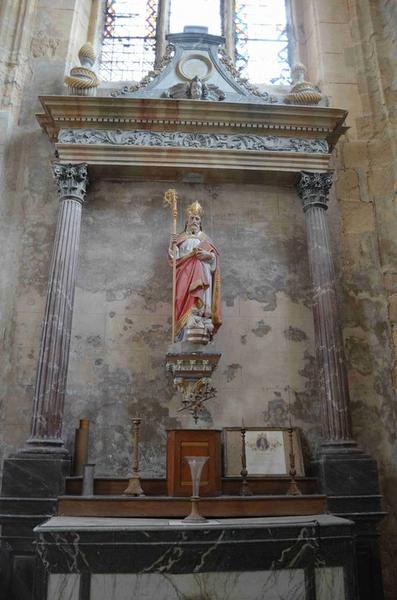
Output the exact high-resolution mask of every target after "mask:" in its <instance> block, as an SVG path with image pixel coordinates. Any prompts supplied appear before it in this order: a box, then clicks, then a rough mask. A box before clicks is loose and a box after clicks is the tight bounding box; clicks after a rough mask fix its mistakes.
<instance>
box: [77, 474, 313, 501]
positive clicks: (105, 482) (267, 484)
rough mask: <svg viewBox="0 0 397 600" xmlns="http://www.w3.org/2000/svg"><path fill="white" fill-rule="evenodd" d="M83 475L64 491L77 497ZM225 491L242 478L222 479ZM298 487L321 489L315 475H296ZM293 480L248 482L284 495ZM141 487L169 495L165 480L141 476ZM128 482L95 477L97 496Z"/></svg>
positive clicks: (233, 491) (232, 491)
mask: <svg viewBox="0 0 397 600" xmlns="http://www.w3.org/2000/svg"><path fill="white" fill-rule="evenodd" d="M82 481H83V480H82V478H81V477H68V478H67V479H66V487H65V493H66V494H67V495H69V494H70V495H73V496H78V495H80V494H81V490H82ZM221 481H222V494H224V495H225V496H233V495H236V496H237V495H238V494H239V491H240V487H241V479H240V478H239V477H230V478H229V477H224V478H222V480H221ZM296 481H297V482H298V485H299V489H300V490H301V492H302V494H307V495H308V494H316V493H317V492H318V486H317V480H316V478H314V477H297V478H296ZM289 483H290V479H289V477H287V476H279V477H248V485H249V488H250V490H251V491H252V493H253V494H259V495H272V496H277V495H283V494H286V493H287V490H288V486H289ZM141 484H142V488H143V490H144V492H145V494H146V495H147V496H166V495H167V481H166V479H141ZM127 485H128V479H112V478H105V477H103V478H101V477H99V478H96V479H95V482H94V493H95V494H96V495H98V496H117V495H121V494H122V493H123V491H124V490H125V489H126V487H127Z"/></svg>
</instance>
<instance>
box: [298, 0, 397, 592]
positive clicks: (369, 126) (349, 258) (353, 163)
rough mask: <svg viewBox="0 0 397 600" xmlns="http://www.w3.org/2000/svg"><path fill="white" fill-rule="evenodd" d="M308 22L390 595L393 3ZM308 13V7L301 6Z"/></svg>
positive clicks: (320, 12) (358, 425) (321, 2)
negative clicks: (341, 112) (332, 137)
mask: <svg viewBox="0 0 397 600" xmlns="http://www.w3.org/2000/svg"><path fill="white" fill-rule="evenodd" d="M307 4H309V6H307V7H306V8H307V10H306V11H305V13H303V12H301V15H302V31H303V32H304V35H303V37H304V39H305V44H304V47H305V50H306V60H307V63H308V66H309V75H310V77H311V80H312V81H315V82H316V83H318V84H319V85H320V87H321V89H322V90H323V91H324V92H325V93H326V94H327V96H328V97H329V99H330V103H331V106H339V107H343V108H347V109H348V110H349V118H348V125H349V126H350V130H349V131H348V133H347V134H346V135H345V136H344V137H343V138H342V140H341V141H340V143H339V145H338V149H337V152H336V157H335V167H336V178H337V181H336V196H337V202H338V209H339V214H340V218H341V222H340V228H339V231H334V233H335V234H336V236H338V239H339V250H340V252H339V256H338V260H339V273H340V282H341V286H342V287H341V290H342V293H343V305H342V313H341V316H342V320H343V324H344V336H345V349H346V354H347V360H348V367H349V383H350V392H351V400H352V420H353V430H354V436H355V438H356V439H357V441H358V442H359V444H360V445H361V447H362V448H364V449H365V450H367V451H368V452H369V453H370V454H371V455H372V456H374V457H375V458H376V459H377V461H378V464H379V468H380V475H381V485H382V492H383V494H384V507H385V510H387V511H388V513H389V515H388V517H387V518H386V519H385V521H384V523H383V525H382V534H383V535H382V538H381V548H382V554H383V569H384V578H385V592H386V597H387V598H394V597H395V591H396V589H397V572H396V569H395V565H394V556H395V554H396V552H397V502H396V499H397V493H396V492H397V438H396V429H397V428H396V425H397V408H396V407H397V404H396V385H397V381H396V340H397V336H396V333H395V327H396V318H397V317H396V297H397V296H396V291H397V288H396V261H397V248H396V227H397V213H396V196H395V190H396V182H397V171H396V164H397V163H396V142H395V139H396V138H395V134H396V108H395V107H396V74H397V66H396V52H395V44H396V35H397V34H396V27H395V24H396V19H397V7H396V5H395V2H392V1H388V0H379V1H378V2H371V1H369V0H351V1H348V0H313V1H312V2H309V3H307ZM301 8H302V7H301Z"/></svg>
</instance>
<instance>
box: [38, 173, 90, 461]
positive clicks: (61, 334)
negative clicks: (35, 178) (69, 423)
mask: <svg viewBox="0 0 397 600" xmlns="http://www.w3.org/2000/svg"><path fill="white" fill-rule="evenodd" d="M54 174H55V177H56V180H57V186H58V194H59V200H60V207H59V213H58V222H57V228H56V234H55V241H54V247H53V253H52V258H51V265H50V273H49V281H48V290H47V301H46V307H45V313H44V320H43V325H42V335H41V345H40V354H39V360H38V366H37V375H36V385H35V393H34V405H33V415H32V428H31V437H30V439H29V440H28V442H27V445H28V449H29V451H35V450H36V451H46V452H48V451H50V452H51V451H53V452H59V451H63V440H62V419H63V407H64V399H65V388H66V378H67V371H68V362H69V347H70V335H71V328H72V315H73V301H74V290H75V280H76V267H77V258H78V251H79V242H80V226H81V211H82V205H83V203H84V199H85V191H86V184H87V166H86V165H85V164H79V165H63V164H59V163H56V164H54Z"/></svg>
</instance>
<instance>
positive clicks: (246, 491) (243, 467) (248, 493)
mask: <svg viewBox="0 0 397 600" xmlns="http://www.w3.org/2000/svg"><path fill="white" fill-rule="evenodd" d="M245 432H246V429H245V427H244V426H243V427H241V430H240V433H241V471H240V475H241V478H242V482H241V488H240V496H252V492H251V490H250V489H249V487H248V483H247V475H248V471H247V457H246V454H245Z"/></svg>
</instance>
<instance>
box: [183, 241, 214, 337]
mask: <svg viewBox="0 0 397 600" xmlns="http://www.w3.org/2000/svg"><path fill="white" fill-rule="evenodd" d="M187 237H188V235H187V234H186V233H181V234H180V235H179V236H178V238H177V240H176V245H177V246H178V247H179V246H180V245H181V244H182V243H183V242H184V241H185V240H186V239H187ZM200 237H201V241H200V244H199V245H198V246H196V247H195V248H194V250H193V251H192V252H190V253H189V254H186V255H185V256H183V257H181V258H178V259H177V261H176V294H175V336H176V337H177V336H178V334H179V332H180V331H181V329H183V327H184V326H185V325H186V323H187V320H188V318H189V315H190V313H191V312H192V308H193V307H194V306H197V307H198V308H201V307H202V306H203V297H204V291H205V290H206V289H207V288H208V287H209V285H210V282H209V281H208V280H207V275H206V273H205V270H204V269H203V265H202V262H201V260H199V259H198V258H197V256H196V254H197V250H199V249H201V250H205V251H207V252H213V253H214V254H215V256H216V268H215V271H214V272H213V273H212V299H211V300H212V301H211V318H212V323H213V325H214V333H215V332H216V331H217V330H218V329H219V327H220V326H221V324H222V319H221V277H220V270H219V253H218V250H217V249H216V247H215V246H214V244H213V242H212V241H211V240H210V239H209V237H208V236H206V235H205V233H202V232H201V233H200Z"/></svg>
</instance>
